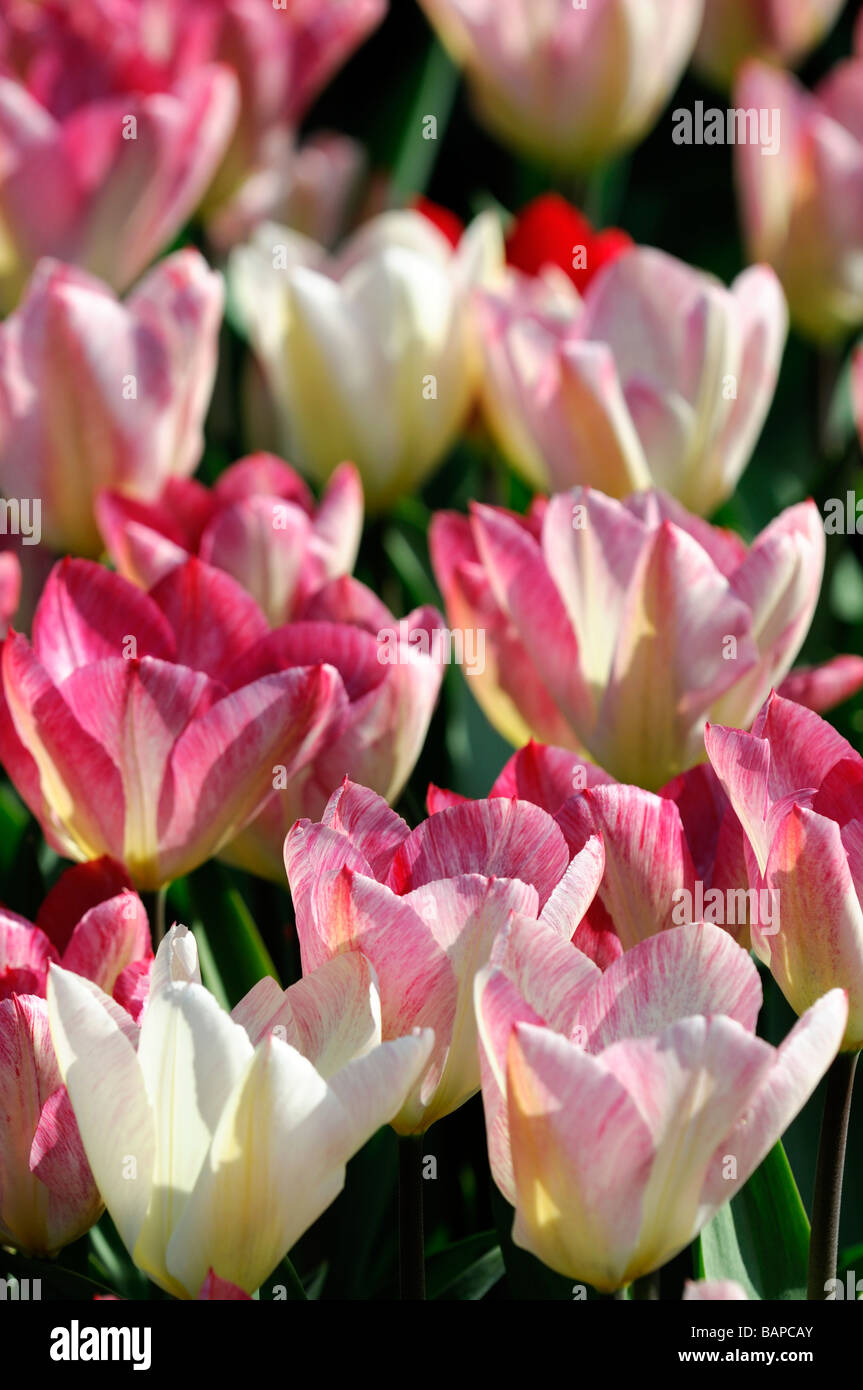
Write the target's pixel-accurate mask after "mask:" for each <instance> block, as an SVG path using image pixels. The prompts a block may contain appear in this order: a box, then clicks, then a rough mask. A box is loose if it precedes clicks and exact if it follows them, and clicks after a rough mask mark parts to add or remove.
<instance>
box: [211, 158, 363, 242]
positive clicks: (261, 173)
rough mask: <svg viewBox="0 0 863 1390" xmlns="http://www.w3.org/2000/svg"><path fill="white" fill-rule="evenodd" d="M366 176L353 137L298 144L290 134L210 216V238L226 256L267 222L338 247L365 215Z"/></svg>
mask: <svg viewBox="0 0 863 1390" xmlns="http://www.w3.org/2000/svg"><path fill="white" fill-rule="evenodd" d="M367 173H368V160H367V156H366V152H365V149H364V147H363V146H362V145H361V144H359V142H358V141H356V140H352V139H351V138H350V136H347V135H338V134H335V133H333V132H331V131H321V132H316V133H315V134H314V135H310V136H309V138H308V139H307V140H304V141H303V142H302V144H298V143H297V140H296V137H295V136H294V134H293V133H292V132H291V133H288V132H286V133H285V134H284V135H283V136H280V138H279V139H278V140H275V141H271V142H270V145H269V147H268V149H267V156H266V162H265V163H264V164H263V165H262V166H261V167H259V168H257V169H256V170H255V171H254V172H253V173H252V174H250V175H249V177H248V178H247V179H246V180H245V182H244V183H243V184H241V186H240V188H239V189H238V190H237V192H236V194H235V195H234V196H233V197H231V198H229V200H228V201H227V203H225V204H224V205H223V206H221V207H219V208H218V209H216V211H215V212H214V213H213V214H212V216H211V217H210V218H209V220H208V222H207V234H208V236H209V238H210V241H211V242H212V243H213V244H214V245H215V246H216V247H218V249H219V250H220V251H222V252H225V251H227V250H228V249H230V248H231V247H233V246H236V245H238V244H239V243H241V242H244V241H248V240H249V239H250V238H251V237H252V236H253V235H254V234H255V233H256V231H257V230H258V228H259V227H260V226H262V225H263V224H264V223H265V222H275V223H277V224H278V225H279V226H283V227H290V228H291V229H292V230H293V231H296V232H299V234H300V235H301V236H305V237H309V238H310V239H311V240H312V241H317V242H319V243H320V244H321V245H323V246H327V247H332V246H335V244H336V242H337V241H339V240H341V238H342V237H343V236H345V235H347V233H348V231H350V230H351V227H352V225H353V222H354V220H355V219H357V213H358V211H359V212H360V213H364V212H365V211H366V209H365V207H364V206H363V204H364V202H365V201H366V200H364V199H362V198H361V193H362V191H363V187H364V184H365V180H366V175H367ZM375 210H377V209H375Z"/></svg>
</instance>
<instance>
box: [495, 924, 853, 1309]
mask: <svg viewBox="0 0 863 1390" xmlns="http://www.w3.org/2000/svg"><path fill="white" fill-rule="evenodd" d="M760 1006H761V984H760V981H759V978H758V970H757V968H756V967H755V965H754V964H753V962H752V960H751V959H750V957H749V954H748V953H747V952H746V951H744V950H743V949H742V947H740V946H737V945H736V944H735V943H734V942H733V941H732V940H731V938H730V937H729V936H728V935H727V933H725V932H723V931H721V930H720V929H719V928H718V927H714V926H711V925H709V924H707V923H698V924H693V925H689V926H682V927H677V928H675V929H674V930H673V931H668V932H662V933H660V935H658V936H653V937H651V938H650V939H649V940H647V941H644V942H641V943H640V944H639V945H637V946H634V947H633V949H632V950H631V951H627V952H626V953H625V954H624V955H622V956H620V957H619V959H618V960H617V961H615V962H614V963H613V964H612V965H611V966H610V967H609V968H608V970H606V971H605V973H604V974H603V973H602V972H601V971H600V970H599V969H598V967H597V966H595V965H594V964H593V962H592V961H590V960H588V959H587V957H586V956H584V955H582V954H581V952H579V951H577V950H576V949H575V948H574V947H572V946H570V945H569V944H567V943H566V942H565V941H563V940H561V939H560V938H559V937H558V936H556V935H555V933H554V932H553V931H552V930H550V929H549V928H548V927H547V926H545V925H544V924H543V923H537V922H532V921H526V920H524V919H523V918H520V917H518V916H515V917H514V918H513V921H512V923H511V925H510V927H509V929H508V931H507V932H506V933H505V934H504V935H503V936H501V937H500V938H499V939H498V941H497V943H496V945H495V948H494V951H493V954H492V959H491V962H490V965H489V966H488V967H487V969H486V970H484V971H481V972H480V973H479V975H478V976H477V979H476V1011H477V1019H478V1031H479V1039H480V1053H481V1059H482V1087H483V1105H484V1107H485V1116H486V1131H487V1136H488V1144H489V1158H490V1161H491V1168H492V1174H493V1176H494V1180H495V1182H496V1183H497V1186H498V1187H499V1188H500V1190H501V1192H502V1193H503V1195H504V1196H505V1197H506V1199H507V1201H509V1202H510V1203H511V1205H513V1206H514V1207H515V1223H514V1227H513V1240H514V1241H515V1243H516V1245H520V1246H522V1247H523V1248H524V1249H527V1250H530V1251H531V1252H532V1253H533V1254H534V1255H536V1256H537V1257H538V1258H539V1259H541V1260H542V1261H543V1262H544V1263H545V1264H547V1265H549V1266H550V1267H551V1268H552V1269H554V1270H557V1272H558V1273H560V1274H564V1275H566V1276H567V1277H568V1278H572V1279H578V1280H582V1281H584V1282H585V1283H589V1284H592V1285H593V1286H594V1287H595V1288H597V1289H599V1290H601V1291H602V1292H611V1291H612V1290H615V1289H618V1288H621V1287H622V1286H623V1285H624V1284H628V1283H630V1282H631V1281H632V1280H634V1279H637V1278H640V1277H641V1276H642V1275H645V1274H648V1273H650V1272H651V1271H652V1270H655V1269H658V1268H660V1267H661V1266H662V1265H664V1264H665V1263H666V1262H667V1261H668V1260H670V1259H672V1258H673V1257H674V1256H675V1255H676V1254H677V1253H678V1252H679V1251H680V1250H682V1249H684V1247H685V1246H687V1245H688V1244H689V1243H690V1241H692V1240H693V1239H694V1238H695V1236H696V1235H698V1233H699V1231H700V1230H701V1229H702V1228H703V1227H704V1226H705V1225H706V1224H707V1222H708V1221H709V1220H710V1219H711V1217H712V1216H713V1215H714V1213H715V1212H716V1211H717V1210H718V1209H719V1208H720V1207H721V1206H722V1205H723V1204H724V1203H725V1202H727V1201H728V1200H729V1198H731V1197H733V1196H734V1194H735V1192H737V1191H739V1189H740V1188H741V1187H742V1186H743V1184H744V1183H745V1182H746V1180H747V1178H748V1177H749V1176H750V1174H751V1173H752V1172H753V1171H754V1170H755V1168H757V1166H758V1164H759V1163H760V1162H761V1160H762V1159H763V1158H764V1157H765V1155H766V1154H767V1153H768V1152H769V1150H770V1149H771V1148H772V1147H773V1145H774V1144H775V1143H776V1141H777V1139H778V1138H779V1137H780V1135H781V1134H782V1133H783V1131H784V1130H785V1129H786V1128H787V1126H788V1125H789V1124H790V1123H791V1121H792V1120H793V1119H794V1117H795V1115H796V1114H797V1113H798V1111H799V1110H800V1109H801V1108H802V1106H803V1105H804V1104H805V1102H806V1101H807V1100H808V1098H809V1096H810V1095H811V1094H812V1091H813V1090H814V1089H815V1087H816V1085H817V1084H818V1082H819V1081H820V1079H821V1077H822V1076H823V1075H824V1073H825V1071H826V1070H827V1068H828V1066H829V1065H830V1063H831V1062H832V1060H833V1058H834V1057H835V1055H836V1052H837V1049H838V1047H839V1044H840V1042H841V1039H842V1034H843V1031H844V1028H845V1022H846V1019H847V1015H848V1005H847V1000H846V997H845V995H844V993H843V991H842V990H838V989H837V990H831V991H830V993H829V994H828V995H826V996H825V998H823V999H819V1001H818V1002H817V1003H816V1004H815V1005H813V1007H812V1008H811V1009H810V1010H808V1012H807V1013H806V1014H805V1015H804V1016H803V1018H801V1019H800V1020H799V1021H798V1022H797V1024H796V1025H795V1027H794V1028H793V1029H792V1031H791V1033H789V1035H788V1037H787V1038H786V1039H785V1041H784V1042H783V1044H782V1045H781V1047H779V1048H773V1047H771V1046H770V1045H769V1044H768V1043H766V1042H764V1041H763V1040H762V1039H761V1038H758V1037H756V1036H755V1022H756V1019H757V1016H758V1011H759V1009H760ZM729 1160H733V1162H730V1161H729Z"/></svg>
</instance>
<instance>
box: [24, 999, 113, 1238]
mask: <svg viewBox="0 0 863 1390" xmlns="http://www.w3.org/2000/svg"><path fill="white" fill-rule="evenodd" d="M0 1122H2V1123H0V1243H2V1244H3V1245H12V1246H15V1247H16V1248H17V1249H20V1250H22V1251H23V1252H24V1253H25V1254H27V1255H56V1254H57V1252H58V1251H59V1250H61V1249H62V1248H63V1246H64V1245H69V1244H70V1243H71V1242H72V1241H73V1240H77V1239H78V1237H79V1236H82V1235H83V1234H84V1232H85V1231H88V1230H89V1229H90V1227H91V1226H92V1225H94V1224H95V1222H96V1221H98V1219H99V1217H100V1215H101V1213H102V1199H101V1197H100V1196H99V1193H98V1191H97V1189H96V1184H95V1182H94V1181H93V1175H92V1173H91V1172H90V1167H89V1164H88V1163H87V1157H86V1154H85V1153H84V1149H83V1146H82V1144H81V1136H80V1134H79V1133H78V1127H77V1125H76V1124H75V1117H74V1115H73V1113H72V1106H71V1104H70V1103H69V1097H68V1095H67V1093H66V1088H65V1086H64V1085H63V1080H62V1077H61V1076H60V1072H59V1070H58V1067H57V1060H56V1058H55V1056H54V1049H53V1047H52V1046H51V1037H50V1034H49V1031H48V1008H47V1005H46V1003H45V1001H44V999H40V998H38V997H37V996H35V995H31V994H13V995H12V996H11V997H10V998H8V999H0Z"/></svg>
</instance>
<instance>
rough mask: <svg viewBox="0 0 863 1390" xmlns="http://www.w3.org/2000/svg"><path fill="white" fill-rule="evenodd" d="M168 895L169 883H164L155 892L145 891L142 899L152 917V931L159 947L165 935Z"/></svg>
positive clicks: (155, 944) (149, 915)
mask: <svg viewBox="0 0 863 1390" xmlns="http://www.w3.org/2000/svg"><path fill="white" fill-rule="evenodd" d="M167 897H168V885H167V883H164V884H163V885H162V887H161V888H157V889H156V890H155V892H144V893H142V894H141V901H142V903H143V904H144V907H145V908H146V911H147V916H148V918H149V919H150V931H151V932H152V935H153V945H154V946H155V947H157V948H158V945H159V942H160V941H161V940H162V938H163V937H164V935H165V903H166V900H167Z"/></svg>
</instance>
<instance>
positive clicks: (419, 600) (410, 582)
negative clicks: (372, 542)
mask: <svg viewBox="0 0 863 1390" xmlns="http://www.w3.org/2000/svg"><path fill="white" fill-rule="evenodd" d="M383 545H384V552H385V554H386V557H387V559H388V560H389V562H390V564H391V565H392V567H393V569H394V570H395V572H396V574H397V575H398V577H399V579H400V580H401V582H402V584H403V585H404V589H405V592H406V594H407V596H408V600H409V602H410V603H411V605H412V606H413V607H414V608H419V607H421V606H422V605H423V604H430V605H431V606H432V607H433V608H436V607H437V605H438V603H439V601H440V600H439V598H438V592H437V589H436V588H435V584H434V581H433V579H432V577H431V575H430V574H429V572H428V570H427V569H426V566H425V563H424V558H423V556H422V554H421V551H420V547H419V546H418V545H417V544H416V543H415V542H412V541H411V539H410V538H409V537H408V535H407V534H406V533H405V531H403V530H400V529H397V528H396V527H395V526H390V527H389V528H388V529H387V530H386V531H385V533H384V538H383Z"/></svg>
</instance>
